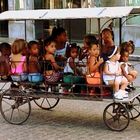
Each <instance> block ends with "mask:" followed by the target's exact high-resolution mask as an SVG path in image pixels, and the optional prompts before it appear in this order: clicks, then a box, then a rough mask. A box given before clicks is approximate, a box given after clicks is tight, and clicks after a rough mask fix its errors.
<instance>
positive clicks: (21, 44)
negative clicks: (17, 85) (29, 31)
mask: <svg viewBox="0 0 140 140" xmlns="http://www.w3.org/2000/svg"><path fill="white" fill-rule="evenodd" d="M26 47H27V42H26V41H25V40H24V39H16V40H15V41H14V42H13V44H12V47H11V50H12V57H11V73H12V74H11V78H12V80H13V81H25V80H27V73H26V72H27V67H26V56H24V55H22V53H23V51H24V50H25V48H26Z"/></svg>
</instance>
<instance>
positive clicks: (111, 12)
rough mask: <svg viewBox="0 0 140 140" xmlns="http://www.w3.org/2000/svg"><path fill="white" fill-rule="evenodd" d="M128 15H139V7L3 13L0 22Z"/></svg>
mask: <svg viewBox="0 0 140 140" xmlns="http://www.w3.org/2000/svg"><path fill="white" fill-rule="evenodd" d="M129 14H140V7H95V8H73V9H41V10H16V11H5V12H3V13H1V14H0V20H48V19H84V18H122V17H125V16H128V15H129Z"/></svg>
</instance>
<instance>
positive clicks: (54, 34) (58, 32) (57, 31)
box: [51, 27, 66, 39]
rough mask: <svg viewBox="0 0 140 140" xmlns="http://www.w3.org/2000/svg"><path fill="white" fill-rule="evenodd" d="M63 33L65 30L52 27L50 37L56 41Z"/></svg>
mask: <svg viewBox="0 0 140 140" xmlns="http://www.w3.org/2000/svg"><path fill="white" fill-rule="evenodd" d="M65 32H66V30H65V29H64V28H62V27H54V28H53V30H52V34H51V36H52V38H53V39H56V38H57V36H59V35H61V34H62V33H65Z"/></svg>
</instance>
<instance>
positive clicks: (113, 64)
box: [103, 60, 120, 81]
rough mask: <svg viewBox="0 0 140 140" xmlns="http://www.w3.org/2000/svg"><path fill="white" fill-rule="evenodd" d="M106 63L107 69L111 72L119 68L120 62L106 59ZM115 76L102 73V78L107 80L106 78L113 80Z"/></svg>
mask: <svg viewBox="0 0 140 140" xmlns="http://www.w3.org/2000/svg"><path fill="white" fill-rule="evenodd" d="M106 63H107V65H108V70H109V72H111V73H116V72H118V70H119V69H120V63H119V62H118V61H116V62H111V61H109V60H108V61H106ZM115 78H116V76H115V75H108V74H105V73H103V80H104V81H108V80H115Z"/></svg>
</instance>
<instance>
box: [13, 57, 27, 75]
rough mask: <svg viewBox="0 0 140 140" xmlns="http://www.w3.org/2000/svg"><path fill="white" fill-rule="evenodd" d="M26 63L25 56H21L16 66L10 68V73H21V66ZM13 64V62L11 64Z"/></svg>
mask: <svg viewBox="0 0 140 140" xmlns="http://www.w3.org/2000/svg"><path fill="white" fill-rule="evenodd" d="M25 61H26V56H22V57H21V60H20V62H18V65H14V67H12V68H11V72H12V73H16V74H21V73H23V72H24V71H23V64H24V62H25ZM12 63H13V64H14V63H15V62H12Z"/></svg>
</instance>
